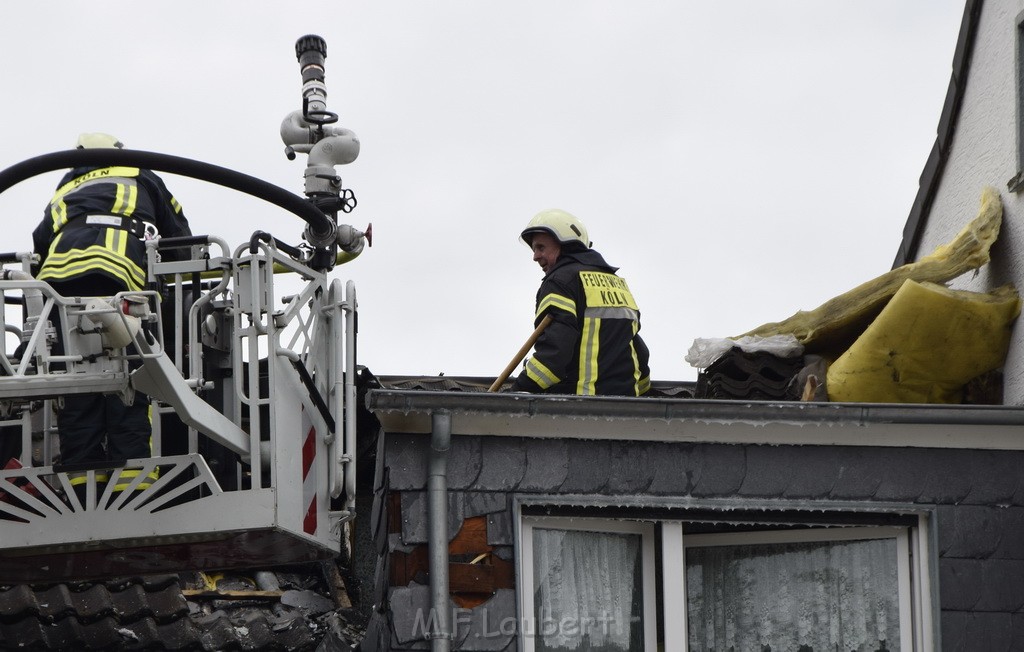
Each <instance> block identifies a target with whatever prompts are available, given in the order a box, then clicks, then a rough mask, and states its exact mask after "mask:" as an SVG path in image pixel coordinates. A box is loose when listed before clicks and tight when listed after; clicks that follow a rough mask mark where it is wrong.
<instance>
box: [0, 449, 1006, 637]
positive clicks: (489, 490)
mask: <svg viewBox="0 0 1024 652" xmlns="http://www.w3.org/2000/svg"><path fill="white" fill-rule="evenodd" d="M387 437H388V439H389V441H388V443H387V445H386V451H387V456H388V457H387V459H386V460H385V468H386V469H387V472H388V474H389V475H388V482H389V484H390V485H391V489H392V490H398V491H400V492H401V498H402V518H403V524H402V540H403V542H404V543H406V544H410V543H424V542H425V541H426V534H427V529H426V528H427V522H426V494H425V492H424V488H425V478H426V470H425V469H426V466H427V463H428V460H429V436H428V435H397V436H396V435H388V436H387ZM449 469H450V471H455V472H456V473H457V474H458V478H457V482H455V483H453V486H451V487H450V489H451V491H450V496H449V510H450V520H449V533H450V534H451V535H454V534H455V532H456V530H457V524H458V523H460V522H461V521H460V519H461V518H463V517H466V516H468V515H473V516H477V515H486V516H487V526H488V542H489V543H490V544H491V545H497V546H502V547H503V548H502V552H503V553H506V554H510V553H512V552H514V546H515V540H514V537H515V535H514V532H515V527H514V526H515V515H514V514H513V513H512V509H511V505H512V497H513V496H515V495H520V496H529V495H531V494H534V495H539V494H543V495H555V496H557V495H559V494H574V495H580V494H582V495H590V496H594V497H596V498H599V497H601V496H606V497H607V498H608V499H609V502H610V503H612V504H614V502H615V498H616V497H619V496H629V497H631V498H635V497H636V496H643V495H647V496H651V502H652V503H657V502H658V500H660V499H678V498H695V499H731V500H737V499H740V500H741V499H744V498H748V499H750V500H752V501H755V503H763V502H764V501H772V502H778V504H780V505H785V504H786V502H787V501H792V502H793V504H799V505H800V506H802V507H806V506H807V505H809V504H813V501H815V500H821V501H826V502H829V503H836V502H839V503H852V504H861V505H863V506H864V507H865V508H870V507H872V506H876V505H880V504H884V505H886V506H891V505H894V504H895V505H907V506H908V507H914V506H917V507H922V508H929V507H931V508H934V522H933V524H932V525H933V527H934V528H935V533H936V540H937V542H938V545H937V550H936V554H937V556H938V564H937V565H938V568H939V578H938V582H939V595H940V609H941V611H942V614H941V623H942V624H941V629H942V636H943V646H942V649H943V650H972V651H974V650H1013V649H1024V616H1022V614H1024V482H1022V479H1021V478H1022V476H1024V473H1021V471H1020V469H1024V452H1019V451H989V450H972V449H957V450H953V449H927V448H896V447H891V448H890V447H869V446H863V447H857V446H795V445H780V446H769V445H738V444H737V445H729V444H706V443H670V442H648V441H611V440H589V441H588V440H578V439H561V440H560V439H549V438H511V437H504V438H503V437H488V436H481V437H473V436H455V437H453V439H452V448H451V457H450V460H449ZM0 608H2V604H0ZM392 644H394V640H392ZM406 644H411V645H412V647H415V644H412V642H410V641H406ZM394 649H404V648H398V647H395V648H394ZM453 649H468V648H459V647H454V648H453ZM488 649H490V648H488Z"/></svg>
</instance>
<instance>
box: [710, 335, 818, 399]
mask: <svg viewBox="0 0 1024 652" xmlns="http://www.w3.org/2000/svg"><path fill="white" fill-rule="evenodd" d="M803 359H804V356H803V355H802V354H801V353H796V354H795V355H790V356H789V357H781V356H779V355H776V354H774V353H771V352H768V351H753V352H751V351H745V350H743V349H742V348H740V347H735V348H733V349H731V350H729V351H727V352H726V353H725V354H723V355H722V356H721V357H719V358H718V359H717V360H716V361H715V362H713V363H712V364H711V365H710V366H709V367H708V368H707V369H705V370H704V371H703V372H701V373H700V374H698V375H697V389H696V391H695V394H694V395H695V397H696V398H715V399H738V400H752V401H782V400H791V399H795V398H799V396H798V395H797V396H794V395H793V392H792V390H791V389H790V387H791V385H792V384H793V383H792V381H793V378H794V377H795V376H796V374H797V373H799V371H800V369H801V368H802V367H803V366H804V362H803Z"/></svg>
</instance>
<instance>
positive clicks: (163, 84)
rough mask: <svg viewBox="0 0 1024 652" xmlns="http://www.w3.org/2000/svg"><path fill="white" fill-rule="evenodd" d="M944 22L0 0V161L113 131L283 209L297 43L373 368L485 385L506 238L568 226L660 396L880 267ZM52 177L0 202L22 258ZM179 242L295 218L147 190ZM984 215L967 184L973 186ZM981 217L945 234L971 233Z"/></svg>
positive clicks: (225, 196)
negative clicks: (586, 239) (259, 192)
mask: <svg viewBox="0 0 1024 652" xmlns="http://www.w3.org/2000/svg"><path fill="white" fill-rule="evenodd" d="M963 6H964V2H963V0H901V1H899V2H895V1H893V0H855V1H853V0H849V1H847V0H843V1H838V0H830V1H828V2H822V1H820V0H803V1H786V2H779V1H772V2H767V1H764V0H749V1H733V0H721V1H717V2H706V1H691V0H674V1H629V2H627V1H617V2H607V1H604V2H602V1H595V0H587V1H583V0H561V1H558V2H552V1H550V0H517V1H515V2H485V1H481V0H465V1H458V2H453V1H445V2H436V1H430V2H425V1H420V0H417V1H412V0H408V1H401V2H360V3H355V2H321V3H315V2H305V3H291V2H289V3H285V2H258V1H252V0H249V1H246V2H233V1H232V2H210V1H204V2H196V1H192V0H175V1H174V2H163V1H158V0H151V1H149V2H145V3H142V2H127V1H118V2H114V1H106V2H105V1H100V0H93V1H91V2H87V3H86V2H71V1H60V2H55V1H48V2H17V3H15V2H5V3H3V4H2V5H0V58H2V61H3V65H2V66H0V92H2V94H3V95H2V97H3V101H2V102H0V124H2V125H3V132H2V133H3V135H2V144H3V147H2V148H0V168H5V167H8V166H10V165H13V164H15V163H17V162H19V161H22V160H24V159H27V158H30V157H32V156H36V155H39V154H43V153H49V152H53V151H57V150H62V149H66V148H68V147H71V146H73V144H74V141H75V139H76V137H77V135H78V133H79V132H81V131H107V132H110V133H113V134H115V135H117V136H118V137H120V138H121V139H122V140H123V141H124V142H125V143H126V144H127V146H128V147H129V148H132V149H140V150H148V151H156V152H162V153H167V154H173V155H177V156H183V157H187V158H193V159H198V160H202V161H205V162H208V163H212V164H216V165H220V166H225V167H229V168H233V169H236V170H238V171H240V172H244V173H246V174H250V175H253V176H257V177H260V178H262V179H265V180H267V181H269V182H271V183H274V184H276V185H278V186H281V187H283V188H286V189H288V190H291V191H293V192H295V193H297V194H301V193H302V188H303V186H302V173H303V170H304V165H305V161H304V160H303V159H304V157H300V159H299V160H296V161H288V160H287V159H286V158H285V156H284V146H283V144H282V142H281V138H280V136H279V127H280V123H281V121H282V120H283V119H284V117H285V116H286V115H287V114H288V113H289V112H291V111H293V110H295V109H298V108H300V106H301V103H300V88H301V82H300V77H299V72H298V64H297V62H296V60H295V52H294V44H295V41H296V39H298V38H299V37H300V36H302V35H304V34H310V33H314V34H319V35H321V36H322V37H324V39H326V41H327V47H328V55H327V90H328V108H329V109H330V110H332V111H334V112H336V113H338V114H339V115H340V122H339V124H340V125H342V126H344V127H347V128H349V129H351V130H353V131H354V132H355V133H356V134H357V135H358V136H359V138H360V141H361V144H362V151H361V154H360V156H359V158H358V159H357V160H356V161H355V162H354V163H352V164H350V165H348V166H343V167H339V168H338V170H339V172H340V174H341V176H342V178H343V179H344V183H345V185H346V186H347V187H350V188H352V189H353V190H354V191H355V193H356V196H357V198H358V200H359V206H358V208H357V209H356V210H355V211H354V212H353V213H351V214H349V215H347V216H344V218H343V221H346V222H348V223H350V224H352V225H354V226H356V227H359V228H363V227H365V226H366V224H367V223H369V222H372V223H373V232H374V246H373V248H372V249H368V250H366V251H365V252H364V253H363V255H362V256H360V257H359V258H358V259H356V260H355V261H353V262H351V263H349V264H347V265H344V266H342V267H339V268H337V269H336V270H335V271H334V272H332V274H333V275H334V276H337V277H338V278H340V279H342V280H348V279H352V280H354V281H355V282H356V285H357V288H358V297H359V307H360V333H359V336H360V340H359V346H360V349H359V362H360V364H364V365H366V366H367V367H369V369H370V370H371V371H373V372H374V373H376V374H378V375H392V374H409V375H434V374H439V373H444V374H445V375H450V376H455V375H462V376H466V375H468V376H490V377H494V376H495V375H497V374H498V373H499V372H500V371H501V370H502V369H503V368H504V367H505V365H506V364H507V363H508V361H509V360H510V358H511V357H512V356H513V354H514V353H515V352H516V351H517V350H518V349H519V347H520V346H521V345H522V343H523V341H524V340H525V339H526V337H527V336H528V335H529V334H530V332H531V331H532V329H533V326H532V319H533V311H534V300H535V293H536V290H537V286H538V284H539V282H540V279H541V275H542V274H541V271H540V268H539V267H538V266H537V265H536V264H535V263H533V262H532V260H531V255H530V252H529V250H528V249H527V247H526V246H525V245H523V244H522V243H521V242H519V241H518V239H517V238H518V234H519V232H520V231H521V230H522V228H523V227H524V226H525V224H526V223H527V221H528V220H529V219H530V218H531V217H532V216H533V215H534V214H535V213H536V212H538V211H540V210H542V209H545V208H551V207H559V208H563V209H565V210H568V211H570V212H572V213H574V214H576V215H577V216H579V217H580V218H581V219H582V220H583V221H584V222H585V223H586V224H587V226H588V228H589V230H590V236H591V239H592V240H593V242H594V248H595V249H597V250H598V251H600V252H602V253H603V254H604V256H605V258H606V259H607V260H608V261H609V262H610V263H611V264H613V265H616V266H619V267H620V268H621V269H620V274H621V275H622V276H624V277H625V278H626V279H627V280H628V281H629V284H630V287H631V289H632V290H633V294H634V295H635V296H636V298H637V301H638V302H639V304H640V308H641V311H642V314H643V329H642V335H643V336H644V338H645V339H646V341H647V343H648V345H649V347H650V349H651V352H652V358H651V368H652V375H653V377H654V379H655V380H693V379H695V378H696V373H697V371H696V370H695V369H693V368H691V367H690V366H689V365H688V364H687V363H686V362H685V361H684V359H683V357H684V356H685V354H686V352H687V350H688V349H689V347H690V345H691V344H692V343H693V341H694V339H695V338H706V337H708V338H709V337H730V336H735V335H739V334H741V333H743V332H745V331H747V330H750V329H752V328H754V327H756V326H758V325H760V324H762V323H765V322H768V321H777V320H780V319H783V318H785V317H788V316H790V315H791V314H793V313H794V312H796V311H797V310H801V309H812V308H814V307H816V306H818V305H820V304H821V303H823V302H824V301H826V300H828V299H830V298H831V297H833V296H835V295H838V294H841V293H842V292H845V291H846V290H848V289H850V288H852V287H854V286H855V285H857V284H859V283H861V282H863V281H866V280H869V279H871V278H873V277H875V276H877V275H879V274H881V273H884V272H885V271H887V270H888V269H889V268H890V267H891V265H892V261H893V259H894V257H895V254H896V250H897V247H898V246H899V243H900V239H901V233H902V229H903V226H904V223H905V221H906V218H907V215H908V213H909V211H910V208H911V205H912V203H913V200H914V196H915V194H916V193H917V189H918V177H919V175H920V173H921V170H922V169H923V167H924V163H925V161H926V159H927V157H928V154H929V151H930V149H931V147H932V144H933V142H934V140H935V133H936V126H937V124H938V120H939V114H940V110H941V108H942V102H943V98H944V97H945V94H946V88H947V86H948V84H949V80H950V74H951V62H952V57H953V51H954V46H955V43H956V36H957V31H958V29H959V26H960V20H961V16H962V13H963ZM60 175H61V173H60V172H53V173H50V174H47V175H41V176H39V177H36V178H35V179H33V180H31V181H27V182H24V183H22V184H19V185H18V186H16V187H14V188H13V189H11V190H9V191H7V192H5V193H3V194H0V219H3V221H4V227H3V228H4V233H5V234H6V240H5V241H4V244H2V245H0V249H2V250H5V251H10V250H27V249H30V247H31V237H30V234H31V231H32V228H33V227H34V226H35V224H36V223H37V221H38V220H39V219H40V218H41V216H42V209H43V206H44V205H45V204H46V202H47V200H48V199H49V197H50V195H51V194H52V191H53V188H54V186H55V185H56V183H57V181H58V179H59V178H60ZM165 179H166V181H167V183H168V186H169V187H170V188H171V190H172V192H174V194H175V195H176V196H177V197H178V199H179V200H180V201H181V203H182V205H183V206H184V209H185V213H186V215H187V216H188V218H189V221H190V222H191V225H192V230H193V232H195V233H209V234H213V235H218V236H221V237H224V238H226V239H227V240H228V242H229V243H231V244H232V245H237V244H240V243H242V242H245V241H247V240H248V236H249V235H250V234H251V233H252V232H253V231H254V230H256V229H260V230H264V231H269V232H270V233H272V234H273V235H274V236H275V237H277V238H278V239H280V240H282V241H285V242H291V243H298V242H299V241H300V233H301V231H302V227H303V226H304V223H303V222H302V221H301V220H299V219H298V218H296V217H294V216H292V215H291V214H289V213H284V212H281V211H280V210H279V209H277V208H276V207H274V206H272V205H270V204H266V203H264V202H261V201H259V200H256V199H252V198H248V197H246V196H244V195H240V194H237V193H235V192H233V191H228V190H224V189H221V188H218V187H215V186H208V185H205V184H202V183H201V182H197V181H193V180H191V179H186V178H181V177H176V176H172V175H166V176H165ZM979 193H980V190H979ZM971 217H973V215H969V216H964V218H965V219H964V221H965V222H966V221H968V220H969V219H970V218H971Z"/></svg>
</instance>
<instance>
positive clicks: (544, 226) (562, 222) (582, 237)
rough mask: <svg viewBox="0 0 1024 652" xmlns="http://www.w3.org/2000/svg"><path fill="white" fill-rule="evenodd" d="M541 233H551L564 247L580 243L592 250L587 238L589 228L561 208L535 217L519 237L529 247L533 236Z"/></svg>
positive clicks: (546, 211)
mask: <svg viewBox="0 0 1024 652" xmlns="http://www.w3.org/2000/svg"><path fill="white" fill-rule="evenodd" d="M540 232H545V233H550V234H551V236H552V237H553V238H554V239H555V240H558V241H559V242H560V243H562V244H563V245H564V244H568V243H570V242H578V243H580V244H582V245H583V246H584V247H585V248H587V249H590V245H591V242H590V238H589V237H588V236H587V227H586V226H585V225H584V224H583V222H581V221H580V218H578V217H576V216H575V215H573V214H571V213H568V212H566V211H563V210H562V209H560V208H549V209H548V210H545V211H541V212H539V213H537V214H536V215H534V216H533V219H532V220H530V223H529V224H527V225H526V228H525V229H523V232H522V233H521V234H519V237H520V238H521V239H522V240H523V242H525V243H526V244H527V245H529V244H530V240H532V239H533V234H534V233H540Z"/></svg>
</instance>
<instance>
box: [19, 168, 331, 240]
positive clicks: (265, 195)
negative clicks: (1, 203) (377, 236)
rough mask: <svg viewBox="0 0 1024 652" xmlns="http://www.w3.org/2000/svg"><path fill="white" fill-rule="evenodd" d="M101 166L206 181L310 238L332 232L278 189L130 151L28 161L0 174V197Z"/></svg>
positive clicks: (300, 201) (315, 211) (308, 207)
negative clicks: (264, 205) (252, 201)
mask: <svg viewBox="0 0 1024 652" xmlns="http://www.w3.org/2000/svg"><path fill="white" fill-rule="evenodd" d="M101 165H126V166H133V167H140V168H147V169H150V170H157V171H159V172H169V173H171V174H178V175H181V176H185V177H191V178H193V179H199V180H202V181H208V182H210V183H215V184H217V185H220V186H224V187H226V188H231V189H232V190H238V191H239V192H244V193H245V194H247V195H252V196H253V197H258V198H259V199H263V200H264V201H268V202H270V203H271V204H275V205H277V206H280V207H281V208H283V209H285V210H287V211H288V212H290V213H293V214H295V215H297V216H298V217H300V218H301V219H303V220H304V221H305V222H306V223H307V224H309V227H310V232H311V233H312V234H314V235H325V234H329V233H331V231H332V230H333V229H334V222H333V221H332V220H331V219H330V218H329V217H327V216H326V215H324V213H323V211H321V210H320V209H319V208H317V207H316V206H314V205H313V204H311V203H310V202H308V201H306V200H305V199H304V198H303V197H300V196H299V195H296V194H294V193H292V192H289V191H288V190H285V189H284V188H281V187H280V186H275V185H274V184H272V183H268V182H266V181H263V180H262V179H257V178H256V177H252V176H249V175H248V174H242V173H241V172H236V171H235V170H230V169H228V168H223V167H219V166H217V165H211V164H209V163H203V162H202V161H195V160H192V159H187V158H182V157H180V156H171V155H169V154H159V153H157V152H144V151H139V150H131V149H112V148H111V149H108V148H102V149H71V150H67V151H62V152H53V153H51V154H43V155H41V156H36V157H35V158H30V159H28V160H26V161H22V162H21V163H17V164H15V165H12V166H11V167H9V168H7V169H6V170H3V171H2V172H0V193H2V192H4V191H5V190H7V189H8V188H10V187H11V186H13V185H15V184H17V183H21V182H22V181H24V180H25V179H29V178H31V177H34V176H36V175H39V174H43V173H44V172H52V171H54V170H61V169H64V168H77V167H90V166H101Z"/></svg>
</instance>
